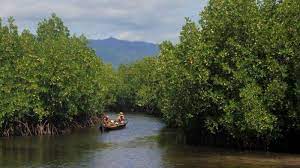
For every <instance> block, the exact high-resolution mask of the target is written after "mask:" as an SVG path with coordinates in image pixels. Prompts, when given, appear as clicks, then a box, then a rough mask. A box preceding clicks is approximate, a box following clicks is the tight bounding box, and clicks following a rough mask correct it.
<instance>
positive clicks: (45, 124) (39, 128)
mask: <svg viewBox="0 0 300 168" xmlns="http://www.w3.org/2000/svg"><path fill="white" fill-rule="evenodd" d="M100 121H101V117H100V116H78V117H75V118H74V119H73V120H71V121H58V120H44V121H41V122H32V121H30V120H27V121H15V122H11V123H7V124H4V125H5V126H4V127H3V128H2V129H1V130H0V137H1V136H2V137H10V136H36V135H58V134H65V133H70V132H71V131H72V130H73V129H76V128H86V127H92V126H96V125H99V124H100Z"/></svg>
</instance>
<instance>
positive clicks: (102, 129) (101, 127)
mask: <svg viewBox="0 0 300 168" xmlns="http://www.w3.org/2000/svg"><path fill="white" fill-rule="evenodd" d="M126 125H127V122H125V123H124V124H119V125H116V126H105V125H101V126H100V130H101V131H113V130H119V129H123V128H125V127H126Z"/></svg>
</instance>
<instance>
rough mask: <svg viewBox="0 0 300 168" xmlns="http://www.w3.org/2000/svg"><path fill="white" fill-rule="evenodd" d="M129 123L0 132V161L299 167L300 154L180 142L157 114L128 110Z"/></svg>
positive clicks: (156, 167) (68, 165) (167, 167)
mask: <svg viewBox="0 0 300 168" xmlns="http://www.w3.org/2000/svg"><path fill="white" fill-rule="evenodd" d="M126 116H127V118H128V120H129V123H128V125H127V127H126V128H125V129H122V130H116V131H110V132H107V133H103V134H101V133H100V131H99V130H98V129H97V128H87V129H79V130H75V131H74V132H73V133H71V134H67V135H58V136H35V137H13V138H0V167H1V168H10V167H12V168H15V167H34V168H52V167H55V168H56V167H58V168H79V167H80V168H81V167H91V168H98V167H99V168H102V167H103V168H119V167H124V168H135V167H136V168H160V167H162V168H177V167H179V168H183V167H184V168H185V167H186V168H193V167H199V168H258V167H263V168H296V167H297V168H298V167H300V155H290V154H274V153H264V152H261V153H259V152H240V151H233V150H228V149H221V148H212V147H192V146H188V145H183V144H181V143H178V142H179V141H182V138H181V136H178V134H177V133H176V132H175V131H174V130H168V129H165V128H164V124H163V123H162V122H161V121H160V120H159V119H157V118H154V117H151V116H148V115H143V114H128V115H126Z"/></svg>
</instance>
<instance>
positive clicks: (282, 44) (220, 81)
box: [117, 0, 300, 146]
mask: <svg viewBox="0 0 300 168" xmlns="http://www.w3.org/2000/svg"><path fill="white" fill-rule="evenodd" d="M299 18H300V1H295V0H284V1H277V0H261V1H256V0H226V1H224V0H210V1H209V4H208V6H207V7H206V8H205V10H204V11H203V12H202V13H201V19H200V20H199V23H198V24H197V23H195V22H193V21H191V20H189V19H187V22H186V24H185V25H184V26H183V29H182V31H181V34H180V40H179V43H177V44H172V43H171V42H163V43H162V44H161V52H160V54H159V56H158V57H157V58H146V59H144V60H142V61H138V62H136V63H134V64H132V65H127V66H122V67H120V68H119V74H120V78H121V79H123V80H121V81H122V82H124V83H125V85H124V86H125V87H126V88H123V89H121V91H120V92H121V94H118V95H117V100H122V101H119V102H123V104H124V102H125V103H126V104H128V103H130V104H132V105H133V107H145V108H146V109H151V110H152V109H159V110H160V111H161V113H162V115H163V117H164V119H165V121H166V122H167V123H168V124H169V125H170V126H174V127H179V128H183V129H184V130H186V131H192V132H193V133H194V134H202V132H205V133H210V134H222V135H224V134H225V135H226V136H227V137H229V138H231V139H233V140H234V141H236V142H240V143H241V144H242V145H244V146H251V145H256V144H265V145H268V144H269V143H271V142H274V141H276V140H278V139H282V138H286V136H287V135H288V134H289V133H291V132H299V129H300V124H299V117H300V113H299V107H300V104H299V101H300V83H299V80H300V78H299V76H300V68H299V67H300V61H299V59H300V48H299V46H300V19H299ZM122 96H123V97H122Z"/></svg>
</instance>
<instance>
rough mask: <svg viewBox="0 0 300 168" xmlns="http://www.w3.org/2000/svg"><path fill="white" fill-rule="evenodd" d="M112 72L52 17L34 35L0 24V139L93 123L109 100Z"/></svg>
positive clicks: (9, 25) (110, 99)
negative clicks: (0, 137) (1, 137)
mask: <svg viewBox="0 0 300 168" xmlns="http://www.w3.org/2000/svg"><path fill="white" fill-rule="evenodd" d="M113 80H114V79H113V73H112V69H111V67H110V66H109V65H104V64H103V63H102V61H101V60H100V59H99V58H98V57H96V55H95V53H94V51H92V50H91V49H90V48H88V47H87V39H86V38H85V37H83V36H80V37H76V36H74V35H73V36H72V35H70V33H69V30H68V28H67V27H65V26H64V25H63V22H62V20H61V19H59V18H58V17H57V16H55V15H52V16H51V17H50V18H49V19H45V20H43V21H41V22H40V23H39V24H38V28H37V31H36V34H35V35H34V34H32V33H30V32H29V31H28V30H24V31H23V32H21V33H19V32H18V29H17V26H16V25H15V24H14V20H13V18H9V19H8V22H7V24H6V25H5V24H4V23H3V22H2V21H1V20H0V135H2V136H9V135H36V134H55V133H59V132H62V131H64V130H66V129H67V128H71V127H73V126H80V125H90V124H93V122H94V120H96V119H97V116H99V115H100V114H101V112H102V111H103V109H104V106H105V105H107V104H109V103H110V102H111V101H112V97H111V96H110V94H109V92H110V90H111V87H113V84H114V82H113Z"/></svg>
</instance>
